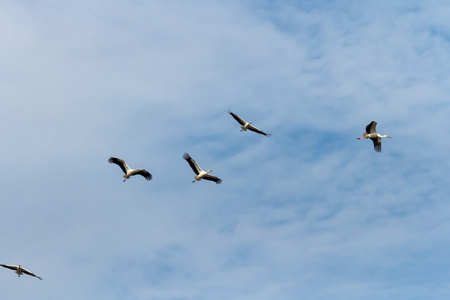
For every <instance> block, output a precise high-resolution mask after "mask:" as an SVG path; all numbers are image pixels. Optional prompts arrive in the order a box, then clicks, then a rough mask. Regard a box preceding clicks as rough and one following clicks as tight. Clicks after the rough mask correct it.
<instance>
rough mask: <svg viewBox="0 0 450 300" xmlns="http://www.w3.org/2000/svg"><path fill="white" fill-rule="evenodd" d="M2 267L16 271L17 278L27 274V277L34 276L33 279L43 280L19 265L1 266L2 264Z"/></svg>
mask: <svg viewBox="0 0 450 300" xmlns="http://www.w3.org/2000/svg"><path fill="white" fill-rule="evenodd" d="M0 266H2V267H4V268H8V269H11V270H14V271H16V273H17V276H19V277H20V275H23V274H27V275H30V276H33V277H36V278H39V279H40V280H42V278H41V277H39V276H36V275H34V274H33V273H31V272H30V271H28V270H27V269H25V268H22V267H21V266H20V265H18V266H11V265H1V264H0Z"/></svg>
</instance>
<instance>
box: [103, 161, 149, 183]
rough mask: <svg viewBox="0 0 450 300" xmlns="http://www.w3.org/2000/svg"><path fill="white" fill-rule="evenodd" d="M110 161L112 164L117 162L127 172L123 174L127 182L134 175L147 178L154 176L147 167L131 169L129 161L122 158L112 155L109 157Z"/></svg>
mask: <svg viewBox="0 0 450 300" xmlns="http://www.w3.org/2000/svg"><path fill="white" fill-rule="evenodd" d="M108 162H109V163H111V164H116V165H118V166H119V167H120V168H121V169H122V171H123V172H124V173H125V175H123V178H125V179H124V180H123V182H125V181H126V180H127V179H128V178H130V177H131V176H134V175H141V176H143V177H144V178H145V179H147V180H151V179H152V178H153V176H152V174H150V173H149V172H147V171H146V170H145V169H134V170H132V169H130V167H129V166H128V165H127V163H126V162H125V161H124V160H122V159H119V158H115V157H110V158H109V159H108Z"/></svg>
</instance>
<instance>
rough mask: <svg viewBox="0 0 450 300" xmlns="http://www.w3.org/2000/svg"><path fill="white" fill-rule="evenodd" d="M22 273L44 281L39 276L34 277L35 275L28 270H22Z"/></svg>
mask: <svg viewBox="0 0 450 300" xmlns="http://www.w3.org/2000/svg"><path fill="white" fill-rule="evenodd" d="M22 272H23V273H25V274H27V275H30V276H33V277H36V278H39V279H40V280H42V278H41V277H39V276H37V275H34V274H33V273H31V272H30V271H28V270H27V269H24V268H22Z"/></svg>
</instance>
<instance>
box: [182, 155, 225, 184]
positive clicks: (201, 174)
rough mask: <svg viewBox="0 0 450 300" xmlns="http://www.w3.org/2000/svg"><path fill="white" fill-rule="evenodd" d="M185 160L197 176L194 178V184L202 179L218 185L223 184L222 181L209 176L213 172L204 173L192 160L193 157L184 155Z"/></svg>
mask: <svg viewBox="0 0 450 300" xmlns="http://www.w3.org/2000/svg"><path fill="white" fill-rule="evenodd" d="M183 158H184V159H185V160H186V161H187V162H188V164H189V165H190V166H191V168H192V170H193V171H194V173H195V174H197V175H196V176H195V177H194V178H195V180H194V181H192V183H194V182H195V181H200V180H202V179H205V180H210V181H214V182H215V183H217V184H221V183H222V179H220V178H218V177H216V176H213V175H209V174H208V173H210V172H212V170H209V171H207V172H205V171H203V170H202V168H200V167H199V166H198V165H197V163H196V162H195V160H193V159H192V157H191V156H190V155H189V154H187V153H184V154H183Z"/></svg>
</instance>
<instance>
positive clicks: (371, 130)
mask: <svg viewBox="0 0 450 300" xmlns="http://www.w3.org/2000/svg"><path fill="white" fill-rule="evenodd" d="M381 138H390V139H391V137H390V136H388V135H380V134H379V133H378V132H377V122H375V121H372V122H370V124H369V125H367V126H366V132H364V133H363V136H362V137H360V138H357V139H358V140H361V139H371V140H372V142H373V148H374V149H375V151H376V152H381Z"/></svg>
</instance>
